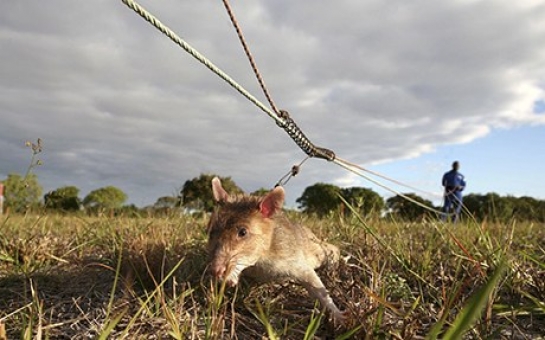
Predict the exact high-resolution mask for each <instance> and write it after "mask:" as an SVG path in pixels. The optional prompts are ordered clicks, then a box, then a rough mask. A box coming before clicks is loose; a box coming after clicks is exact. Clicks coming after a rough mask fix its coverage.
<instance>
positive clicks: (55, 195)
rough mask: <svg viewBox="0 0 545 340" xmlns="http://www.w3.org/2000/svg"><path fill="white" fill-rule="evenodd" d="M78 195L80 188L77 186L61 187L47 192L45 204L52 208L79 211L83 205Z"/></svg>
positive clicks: (47, 207) (46, 206)
mask: <svg viewBox="0 0 545 340" xmlns="http://www.w3.org/2000/svg"><path fill="white" fill-rule="evenodd" d="M78 195H79V189H78V188H76V187H75V186H64V187H60V188H58V189H56V190H53V191H51V192H49V193H47V194H45V196H44V206H45V208H46V209H51V210H58V211H78V210H80V208H81V205H82V202H81V199H80V198H79V197H78Z"/></svg>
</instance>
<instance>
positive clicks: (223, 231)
mask: <svg viewBox="0 0 545 340" xmlns="http://www.w3.org/2000/svg"><path fill="white" fill-rule="evenodd" d="M212 191H213V193H214V198H215V199H216V201H217V202H218V207H217V208H216V210H215V211H214V213H213V214H212V216H211V218H210V222H209V225H208V233H209V239H208V248H209V253H210V256H211V263H210V269H211V272H212V274H213V275H214V276H216V277H217V278H220V279H222V280H226V282H227V284H229V285H231V286H234V285H236V284H237V283H238V280H239V276H240V274H241V273H242V272H243V271H244V275H248V276H250V277H253V278H256V279H258V280H260V281H268V280H271V279H274V278H279V277H284V278H289V279H292V280H294V281H295V282H297V283H299V284H301V285H302V286H304V287H305V288H306V289H307V290H308V291H309V293H310V294H311V295H313V296H314V297H315V298H317V299H318V300H319V301H320V303H321V304H322V305H323V306H325V307H326V308H327V309H328V310H329V311H331V312H332V314H333V316H334V317H335V318H336V319H342V318H343V312H341V311H340V310H339V309H338V308H337V306H336V305H335V303H334V302H333V300H332V299H331V297H330V296H329V294H328V292H327V290H326V288H325V287H324V284H323V283H322V281H321V280H320V278H319V277H318V275H317V274H316V272H315V271H314V269H316V268H318V267H320V266H322V265H326V264H328V263H335V262H337V261H338V260H339V249H338V248H337V247H335V246H334V245H331V244H329V243H326V242H323V241H321V240H319V239H318V238H317V237H316V236H315V235H314V234H313V233H312V231H310V229H308V228H306V227H304V226H299V225H294V224H292V223H291V222H290V221H289V220H288V219H287V218H286V217H285V216H284V215H283V214H282V205H283V203H284V196H285V193H284V189H283V188H282V187H276V188H275V189H274V190H272V191H271V192H269V193H268V194H267V195H266V196H264V197H254V196H238V197H235V196H230V195H229V194H228V193H227V192H226V191H225V190H224V189H223V187H222V186H221V182H220V180H219V179H218V178H217V177H216V178H214V179H213V180H212Z"/></svg>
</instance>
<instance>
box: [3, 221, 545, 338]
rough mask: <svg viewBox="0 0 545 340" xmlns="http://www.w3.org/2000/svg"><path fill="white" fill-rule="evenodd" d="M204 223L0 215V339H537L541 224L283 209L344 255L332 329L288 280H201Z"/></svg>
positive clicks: (542, 277)
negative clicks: (317, 215) (230, 283)
mask: <svg viewBox="0 0 545 340" xmlns="http://www.w3.org/2000/svg"><path fill="white" fill-rule="evenodd" d="M205 219H206V218H202V217H170V218H117V217H115V218H106V217H104V218H92V217H62V216H26V217H23V216H2V217H1V219H0V339H2V338H6V337H7V338H8V339H19V338H22V339H32V338H42V339H47V338H49V339H89V338H103V339H106V338H115V339H120V338H125V339H230V338H233V339H259V338H269V339H273V338H278V339H335V338H338V339H342V338H356V339H376V338H379V339H380V338H383V339H419V338H425V337H429V338H435V337H439V338H448V337H450V336H452V338H456V337H457V333H456V331H463V330H464V329H466V328H468V327H470V326H471V327H470V328H469V330H468V331H467V332H465V333H464V338H467V339H490V338H492V339H538V338H544V337H543V334H545V226H543V225H536V224H529V223H515V222H513V223H511V224H509V225H500V224H495V223H479V224H477V223H464V224H458V225H449V224H441V223H438V222H437V221H424V222H422V223H404V222H399V221H398V222H385V221H381V220H374V219H371V220H366V219H361V218H358V217H357V216H356V217H350V218H340V217H331V218H328V219H324V220H317V219H312V218H308V217H305V216H303V215H296V214H294V215H293V219H294V220H297V221H300V222H302V223H306V225H308V226H309V227H310V228H311V229H313V230H314V231H315V233H316V234H317V235H318V236H319V237H322V238H324V239H327V240H328V241H329V242H331V243H333V244H336V245H338V246H339V247H340V248H341V250H342V255H343V257H344V258H345V261H343V262H342V263H341V264H340V265H339V266H338V268H336V269H335V270H334V271H330V272H326V271H324V270H322V271H320V272H319V274H320V276H321V277H322V279H323V281H324V283H325V285H326V286H327V287H328V289H329V290H330V292H331V294H332V296H333V299H334V301H335V302H336V303H337V305H338V306H339V307H340V308H344V309H346V310H347V311H348V315H349V316H348V319H347V321H346V323H345V324H341V325H338V324H337V325H336V324H334V323H333V322H330V321H328V319H327V316H323V317H322V314H321V313H320V309H319V306H317V305H315V303H314V301H313V300H312V299H310V298H309V296H308V294H307V292H306V291H305V290H304V289H302V288H300V287H299V286H296V285H294V284H291V283H289V282H278V283H270V284H265V285H260V286H255V285H250V284H243V285H241V286H240V287H238V288H237V289H228V288H226V289H225V291H224V287H222V286H221V285H219V284H216V283H214V282H212V281H211V279H210V277H209V275H207V274H206V262H207V254H206V251H205V242H206V234H205V230H204V225H205V223H206V221H205ZM502 263H505V265H502ZM487 283H488V284H487ZM483 287H484V288H483ZM483 295H484V297H483ZM479 298H481V299H480V300H479ZM466 306H467V307H469V308H467V309H464V307H466ZM469 309H471V310H472V311H476V312H480V311H482V313H481V314H476V315H475V319H472V318H471V313H467V312H468V310H469ZM463 317H465V318H463ZM449 332H452V333H449Z"/></svg>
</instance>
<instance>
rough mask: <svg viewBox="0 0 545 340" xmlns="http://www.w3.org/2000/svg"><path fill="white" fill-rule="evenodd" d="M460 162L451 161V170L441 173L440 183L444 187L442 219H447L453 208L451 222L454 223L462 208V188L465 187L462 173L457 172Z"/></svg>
mask: <svg viewBox="0 0 545 340" xmlns="http://www.w3.org/2000/svg"><path fill="white" fill-rule="evenodd" d="M458 169H460V163H459V162H458V161H455V162H454V163H452V170H450V171H448V172H446V173H445V174H444V175H443V180H442V184H443V187H445V205H444V207H443V212H444V215H443V220H445V221H446V220H447V219H448V217H449V214H450V213H451V210H452V209H454V219H453V222H454V223H456V222H457V221H458V218H459V217H460V212H461V210H462V190H464V189H465V187H466V182H465V180H464V175H462V174H461V173H459V172H458Z"/></svg>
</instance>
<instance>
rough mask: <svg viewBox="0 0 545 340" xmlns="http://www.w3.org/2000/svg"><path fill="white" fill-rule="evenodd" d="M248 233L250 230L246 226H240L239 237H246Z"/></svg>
mask: <svg viewBox="0 0 545 340" xmlns="http://www.w3.org/2000/svg"><path fill="white" fill-rule="evenodd" d="M247 234H248V230H247V229H246V228H240V229H239V230H238V237H244V236H246V235H247Z"/></svg>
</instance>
